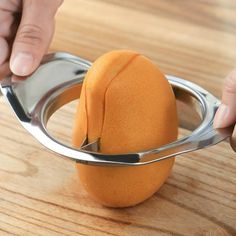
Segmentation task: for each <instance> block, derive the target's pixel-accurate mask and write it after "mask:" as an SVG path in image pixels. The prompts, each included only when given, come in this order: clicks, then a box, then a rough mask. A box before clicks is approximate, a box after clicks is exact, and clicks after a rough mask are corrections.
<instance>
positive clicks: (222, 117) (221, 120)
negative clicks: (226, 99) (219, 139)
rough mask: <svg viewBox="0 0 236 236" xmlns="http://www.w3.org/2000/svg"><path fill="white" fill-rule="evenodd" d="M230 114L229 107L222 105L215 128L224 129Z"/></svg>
mask: <svg viewBox="0 0 236 236" xmlns="http://www.w3.org/2000/svg"><path fill="white" fill-rule="evenodd" d="M228 113H229V107H228V106H226V105H225V104H221V105H220V106H219V108H218V110H217V112H216V115H215V119H214V128H216V129H217V128H223V127H224V120H225V118H226V117H227V115H228Z"/></svg>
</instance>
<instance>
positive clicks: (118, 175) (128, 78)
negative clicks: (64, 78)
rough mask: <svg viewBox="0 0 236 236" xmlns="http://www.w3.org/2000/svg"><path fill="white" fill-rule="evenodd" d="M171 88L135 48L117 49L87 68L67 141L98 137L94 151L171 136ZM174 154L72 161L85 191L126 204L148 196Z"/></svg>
mask: <svg viewBox="0 0 236 236" xmlns="http://www.w3.org/2000/svg"><path fill="white" fill-rule="evenodd" d="M177 133H178V118H177V109H176V102H175V97H174V93H173V91H172V88H171V86H170V84H169V83H168V81H167V79H166V78H165V76H164V75H163V74H162V72H160V70H159V69H158V68H157V67H156V66H155V65H154V64H153V63H152V62H151V61H150V60H149V59H147V58H146V57H144V56H141V55H139V54H138V53H136V52H132V51H125V50H117V51H112V52H109V53H107V54H104V55H103V56H101V57H100V58H98V59H97V60H96V61H95V62H94V64H93V65H92V67H91V68H90V70H89V71H88V73H87V75H86V77H85V81H84V84H83V87H82V93H81V97H80V102H79V104H78V107H77V112H76V117H75V126H74V134H73V145H74V146H75V147H80V146H81V144H82V142H83V140H84V138H86V137H88V141H89V142H93V141H95V140H97V139H98V138H100V152H101V153H106V154H118V153H126V152H138V151H142V150H147V149H152V148H157V147H159V146H162V145H165V144H167V143H170V142H172V141H175V140H176V139H177ZM173 164H174V158H171V159H168V160H164V161H161V162H157V163H152V164H149V165H145V166H137V167H108V166H106V167H105V166H104V167H103V166H90V165H84V164H79V163H78V164H76V165H77V169H78V175H79V178H80V181H81V183H82V185H83V186H84V188H85V189H86V190H87V192H88V193H89V195H90V196H91V197H92V198H93V199H95V200H96V201H98V202H100V203H101V204H103V205H105V206H109V207H128V206H134V205H136V204H138V203H141V202H143V201H144V200H146V199H148V198H149V197H151V196H152V195H153V194H154V193H155V192H156V191H157V190H158V189H159V188H160V187H161V186H162V185H163V183H164V182H165V180H166V179H167V178H168V176H169V174H170V172H171V169H172V167H173Z"/></svg>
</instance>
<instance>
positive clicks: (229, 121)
mask: <svg viewBox="0 0 236 236" xmlns="http://www.w3.org/2000/svg"><path fill="white" fill-rule="evenodd" d="M235 124H236V69H235V70H233V71H232V72H231V73H230V74H229V75H228V76H227V77H226V79H225V83H224V88H223V94H222V104H221V105H220V107H219V109H218V110H217V112H216V115H215V119H214V127H215V128H224V127H228V126H231V125H234V131H233V134H232V136H231V139H230V144H231V146H232V148H233V150H234V151H236V125H235Z"/></svg>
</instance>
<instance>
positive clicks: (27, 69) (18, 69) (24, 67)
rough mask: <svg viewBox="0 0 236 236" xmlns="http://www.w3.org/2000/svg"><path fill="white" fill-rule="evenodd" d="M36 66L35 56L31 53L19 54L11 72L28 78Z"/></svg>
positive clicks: (13, 62) (14, 59)
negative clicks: (34, 65)
mask: <svg viewBox="0 0 236 236" xmlns="http://www.w3.org/2000/svg"><path fill="white" fill-rule="evenodd" d="M33 64H34V59H33V56H32V55H31V54H29V53H22V52H20V53H18V54H16V56H15V57H14V58H13V60H12V63H11V64H10V68H11V71H12V72H13V74H15V75H19V76H26V75H28V74H30V73H31V72H32V67H33Z"/></svg>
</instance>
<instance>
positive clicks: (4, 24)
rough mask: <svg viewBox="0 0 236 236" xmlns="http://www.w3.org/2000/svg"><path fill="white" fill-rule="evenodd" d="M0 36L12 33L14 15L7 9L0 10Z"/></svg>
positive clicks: (5, 36)
mask: <svg viewBox="0 0 236 236" xmlns="http://www.w3.org/2000/svg"><path fill="white" fill-rule="evenodd" d="M0 22H1V27H0V36H2V37H4V38H7V37H9V36H10V35H11V34H12V28H11V26H12V24H13V22H14V16H13V15H12V14H11V13H10V12H7V11H2V10H0Z"/></svg>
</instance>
